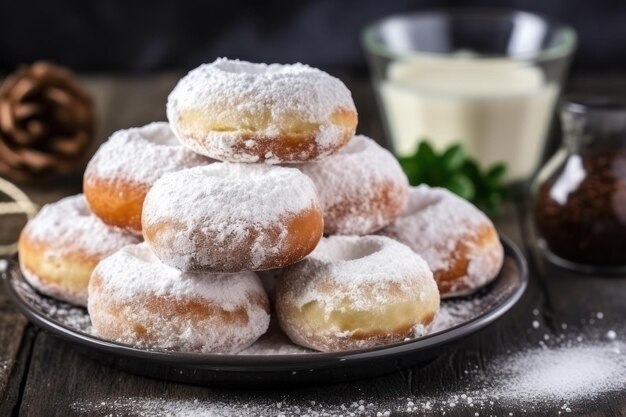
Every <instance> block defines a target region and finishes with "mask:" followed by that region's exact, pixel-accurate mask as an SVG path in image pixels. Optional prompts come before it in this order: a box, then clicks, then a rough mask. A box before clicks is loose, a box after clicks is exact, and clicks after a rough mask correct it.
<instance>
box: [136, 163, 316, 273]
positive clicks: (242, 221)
mask: <svg viewBox="0 0 626 417" xmlns="http://www.w3.org/2000/svg"><path fill="white" fill-rule="evenodd" d="M323 228H324V226H323V218H322V209H321V207H320V203H319V201H318V198H317V194H316V191H315V185H313V182H311V180H310V179H309V178H308V177H307V176H306V175H304V174H302V173H301V172H300V171H298V170H297V169H293V168H283V167H277V166H270V165H263V164H230V163H221V164H212V165H209V166H205V167H196V168H191V169H187V170H184V171H179V172H175V173H172V174H166V175H164V176H163V177H162V178H161V179H160V180H158V181H157V182H156V183H155V184H154V186H153V187H152V189H151V190H150V191H149V192H148V195H147V196H146V200H145V203H144V206H143V234H144V237H145V239H146V241H148V243H149V244H150V246H151V247H152V249H153V250H154V251H155V253H156V255H157V256H158V257H159V259H161V260H162V261H163V262H164V263H166V264H168V265H171V266H174V267H176V268H179V269H181V270H183V271H219V272H236V271H246V270H247V271H251V270H253V271H254V270H264V269H272V268H279V267H282V266H285V265H289V264H292V263H294V262H297V261H299V260H300V259H302V258H303V257H305V256H306V255H307V254H308V253H310V252H311V251H312V250H313V249H314V248H315V245H317V242H318V241H319V240H320V238H321V236H322V230H323Z"/></svg>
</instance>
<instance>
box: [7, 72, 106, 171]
mask: <svg viewBox="0 0 626 417" xmlns="http://www.w3.org/2000/svg"><path fill="white" fill-rule="evenodd" d="M93 132H94V116H93V105H92V102H91V98H90V97H89V95H88V94H87V92H86V91H85V90H84V89H83V88H82V87H81V86H80V85H79V84H78V82H77V81H76V78H75V76H74V75H73V74H72V73H71V72H70V71H69V70H67V69H64V68H61V67H58V66H55V65H52V64H49V63H45V62H37V63H35V64H33V65H32V66H30V67H22V68H20V69H18V70H17V71H16V72H14V73H13V74H11V75H9V76H8V77H7V78H6V79H5V80H4V83H3V84H2V86H0V175H4V176H7V177H10V178H12V179H16V180H33V179H35V178H37V177H39V178H41V176H42V175H49V174H61V173H67V172H70V171H71V170H72V169H74V168H77V167H78V166H79V165H80V164H81V162H83V158H84V157H85V156H86V152H87V150H88V149H89V145H90V142H91V140H92V138H93Z"/></svg>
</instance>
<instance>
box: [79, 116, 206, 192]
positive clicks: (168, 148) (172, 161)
mask: <svg viewBox="0 0 626 417" xmlns="http://www.w3.org/2000/svg"><path fill="white" fill-rule="evenodd" d="M211 162H213V161H212V160H211V159H209V158H207V157H205V156H202V155H198V154H197V153H195V152H192V151H191V150H189V149H187V148H186V147H184V146H183V145H182V144H181V143H180V142H179V141H178V139H177V138H176V136H175V135H174V133H173V132H172V130H171V129H170V126H169V124H168V123H167V122H154V123H150V124H147V125H145V126H143V127H136V128H131V129H124V130H118V131H117V132H115V133H114V134H113V135H112V136H111V137H110V138H109V140H107V141H106V142H105V143H104V144H102V146H100V148H99V149H98V151H97V152H96V153H95V155H94V156H93V158H92V159H91V161H89V164H88V165H87V169H86V170H85V176H86V178H99V179H106V180H116V179H123V180H126V181H132V182H135V183H138V184H145V185H152V184H153V183H154V182H155V181H156V180H158V179H159V178H160V177H161V176H162V175H163V174H164V173H166V172H175V171H179V170H181V169H185V168H191V167H194V166H198V165H206V164H208V163H211Z"/></svg>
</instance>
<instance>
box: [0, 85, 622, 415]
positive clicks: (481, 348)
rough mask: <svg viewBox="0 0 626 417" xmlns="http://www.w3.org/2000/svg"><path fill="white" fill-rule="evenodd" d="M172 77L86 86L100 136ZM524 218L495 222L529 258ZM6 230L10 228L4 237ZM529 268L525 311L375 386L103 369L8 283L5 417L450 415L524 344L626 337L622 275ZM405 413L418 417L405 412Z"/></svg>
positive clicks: (578, 408) (611, 399) (493, 407)
mask: <svg viewBox="0 0 626 417" xmlns="http://www.w3.org/2000/svg"><path fill="white" fill-rule="evenodd" d="M176 79H177V76H176V75H175V74H170V75H160V76H155V77H147V78H142V79H136V78H119V77H116V78H114V77H106V76H102V77H89V78H85V79H84V82H85V84H86V85H87V86H88V87H89V89H90V90H91V91H92V92H93V94H94V97H95V100H96V105H97V109H98V120H99V137H100V138H105V137H107V136H108V135H109V134H110V133H111V132H113V131H114V130H117V129H119V128H125V127H129V126H137V125H141V124H143V123H146V122H149V121H153V120H163V119H164V118H165V110H164V109H165V97H166V96H167V93H168V92H169V91H170V89H171V88H172V86H173V84H174V83H175V81H176ZM348 80H349V84H350V85H349V86H350V87H351V89H352V91H353V92H354V96H355V101H356V102H357V107H358V108H359V112H360V124H359V131H360V132H362V133H365V134H369V135H372V136H374V137H380V135H381V129H380V123H379V119H378V116H377V115H376V114H377V113H376V110H375V103H374V99H373V97H372V92H371V89H370V88H369V83H368V82H367V80H364V79H355V80H352V81H350V79H349V78H348ZM611 82H613V84H610V83H611ZM577 83H578V84H577ZM607 83H609V84H610V85H613V86H616V85H617V86H619V88H621V89H625V90H626V88H625V86H626V83H625V82H624V81H623V80H622V79H615V80H612V81H610V80H609V81H607V80H606V79H604V80H600V81H596V80H592V81H591V82H590V81H586V80H582V81H580V80H579V81H577V82H575V83H573V84H572V85H573V86H574V88H575V89H576V86H579V87H580V85H582V86H586V85H593V86H594V88H595V90H596V91H598V90H602V89H603V88H604V89H610V87H607ZM614 88H615V87H614ZM578 90H580V88H578ZM79 191H80V178H79V177H76V178H70V179H69V180H67V181H65V182H64V183H62V184H56V185H54V186H52V185H49V184H48V185H46V186H45V187H39V188H34V187H29V188H27V192H28V193H29V195H31V197H32V198H33V199H34V200H35V201H36V202H37V203H45V202H49V201H54V200H56V199H58V198H59V197H60V196H62V195H67V194H72V193H75V192H79ZM524 213H525V210H524V207H523V204H522V203H520V202H518V203H516V204H513V203H511V204H509V205H507V206H506V207H505V210H504V213H503V214H502V215H501V216H500V217H498V218H497V219H496V224H497V226H498V228H499V230H500V232H501V233H503V234H505V235H507V236H509V237H510V238H511V239H512V240H513V241H514V242H516V243H517V244H518V245H520V246H521V247H523V249H524V250H525V251H526V253H527V254H529V255H533V254H534V249H533V248H534V246H533V244H532V238H530V237H529V235H528V227H527V223H528V222H527V219H526V218H525V215H524ZM10 229H11V228H10V227H5V226H3V227H2V232H5V231H6V230H10ZM2 232H0V233H2ZM5 233H6V232H5ZM530 261H531V262H530V263H531V281H530V286H529V288H528V290H527V291H526V294H525V295H524V297H523V298H522V300H521V301H520V302H519V303H518V305H516V306H515V307H514V308H513V309H512V311H510V312H509V313H508V314H506V315H505V316H504V317H503V318H502V319H500V320H499V321H498V322H497V323H495V324H493V325H491V326H489V327H488V328H486V329H484V330H483V331H481V332H479V333H477V334H475V335H473V336H471V337H469V338H467V339H466V340H464V341H463V342H461V343H459V344H458V345H455V346H450V347H449V348H448V349H445V350H442V352H441V355H440V356H439V357H438V358H437V359H435V360H433V361H431V362H429V363H426V364H422V365H420V366H416V367H414V368H411V369H406V370H404V371H401V372H397V373H394V374H391V375H387V376H382V377H379V378H374V379H369V380H363V381H357V382H350V383H343V384H336V385H332V386H313V387H303V388H290V389H282V390H272V391H269V390H256V391H251V390H246V391H242V390H232V389H229V390H226V389H217V388H216V389H209V388H203V387H196V386H189V385H183V384H174V383H168V382H163V381H159V380H153V379H148V378H143V377H138V376H134V375H130V374H127V373H124V372H121V371H118V370H116V369H112V368H109V367H106V366H103V365H101V364H99V363H97V362H95V361H93V360H91V359H89V358H87V357H84V356H81V355H80V354H78V353H76V352H75V351H74V350H73V349H72V347H71V346H70V345H68V344H66V343H65V342H63V341H60V340H58V339H56V338H55V337H53V336H51V335H49V334H47V333H45V332H43V331H40V330H39V329H37V328H36V327H34V326H32V325H30V324H28V323H27V321H26V319H25V318H24V317H23V316H21V315H20V314H19V313H18V312H17V311H16V310H15V308H13V306H11V305H10V303H9V302H8V300H7V298H6V296H5V294H4V290H3V289H2V288H1V287H0V416H9V415H20V416H63V417H67V416H72V415H88V416H98V415H149V416H152V415H162V414H167V413H168V412H173V411H175V410H187V411H188V412H189V413H188V414H185V415H198V414H200V415H222V414H225V415H239V414H241V415H278V414H280V413H285V414H286V415H290V414H298V413H300V414H307V413H309V414H311V415H315V412H318V413H321V412H322V411H326V412H327V413H329V415H331V414H332V415H334V414H339V413H342V414H344V415H346V416H347V415H350V414H349V413H350V412H354V413H357V415H376V413H381V415H382V414H384V412H385V411H389V412H390V413H391V415H397V414H403V415H413V414H415V415H421V414H428V415H441V414H442V410H444V409H443V408H441V407H438V406H437V402H438V401H444V402H445V401H447V398H448V396H450V395H453V394H454V393H455V392H456V393H458V392H463V389H467V387H471V386H472V384H473V383H474V382H475V381H478V379H479V378H481V376H484V374H485V372H487V368H488V365H489V364H490V363H492V361H493V360H494V359H496V358H502V357H503V356H506V355H509V354H511V353H512V352H516V351H518V350H519V349H520V348H521V347H523V346H526V347H527V346H538V345H539V344H540V343H542V341H543V340H544V338H545V337H548V338H549V337H555V336H556V335H557V334H560V333H562V332H563V330H562V328H561V325H562V324H563V323H566V324H568V326H569V328H568V329H569V330H568V331H569V332H577V334H582V335H583V336H584V335H592V334H594V335H595V334H597V333H598V330H600V331H604V329H607V330H608V329H615V330H616V331H618V337H620V336H621V337H623V335H624V332H623V330H624V329H625V327H624V324H623V322H624V318H625V317H626V279H623V278H601V277H590V276H579V275H575V274H573V273H568V272H565V271H560V270H557V269H555V268H554V267H550V266H547V265H546V264H545V263H544V262H542V261H541V260H540V259H539V258H536V257H534V256H530ZM597 312H602V313H603V318H602V319H601V320H600V319H597V322H596V323H594V324H593V325H591V324H590V320H589V319H590V318H591V317H592V314H596V315H597ZM533 321H536V322H537V323H533ZM533 324H534V325H535V326H536V327H537V328H535V327H534V326H533ZM546 335H547V336H546ZM589 337H591V336H589ZM259 388H262V387H259ZM624 388H625V390H626V387H624ZM625 390H622V391H621V392H620V391H617V392H611V393H606V394H604V395H601V396H599V397H598V398H595V399H593V400H586V401H581V402H580V403H577V404H575V405H572V406H571V414H570V415H598V416H600V415H603V416H604V415H606V416H618V415H626V394H625ZM407 398H408V399H407ZM426 400H432V401H433V406H432V408H431V409H430V410H429V409H428V408H427V407H425V406H424V405H423V402H424V401H426ZM420 402H421V403H420ZM411 404H413V405H414V406H413V407H412V406H411ZM342 406H344V407H345V410H344V409H343V408H342ZM296 407H297V408H296ZM407 407H408V408H409V410H410V411H406V409H407ZM190 410H191V411H190ZM194 411H195V412H199V411H204V412H205V414H201V413H194ZM444 411H446V415H448V416H450V415H452V416H476V415H481V416H484V415H495V416H502V415H505V416H506V415H522V414H525V415H557V414H558V413H559V412H563V413H565V409H561V407H558V406H542V405H537V406H535V407H533V406H528V405H516V404H511V403H510V402H509V403H505V402H498V401H495V402H494V403H493V404H490V403H488V402H487V403H485V404H483V406H482V407H480V408H479V407H470V406H468V405H467V403H466V402H465V403H462V404H458V405H457V406H455V407H449V406H448V407H446V408H445V410H444ZM220 412H221V413H222V414H219V413H220ZM477 413H478V414H477ZM509 413H511V414H509Z"/></svg>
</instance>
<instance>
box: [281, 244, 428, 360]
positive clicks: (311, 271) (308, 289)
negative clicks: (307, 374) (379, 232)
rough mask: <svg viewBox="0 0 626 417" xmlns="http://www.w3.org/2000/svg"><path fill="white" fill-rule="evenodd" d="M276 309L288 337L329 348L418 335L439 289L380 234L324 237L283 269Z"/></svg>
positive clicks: (418, 262) (422, 266) (421, 265)
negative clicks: (308, 254)
mask: <svg viewBox="0 0 626 417" xmlns="http://www.w3.org/2000/svg"><path fill="white" fill-rule="evenodd" d="M275 308H276V313H277V316H278V320H279V322H280V325H281V327H282V329H283V330H284V331H285V332H286V333H287V335H288V336H289V337H290V338H291V340H292V341H293V342H294V343H297V344H299V345H302V346H306V347H309V348H312V349H316V350H320V351H324V352H332V351H338V350H348V349H358V348H366V347H372V346H377V345H381V344H387V343H394V342H399V341H402V340H404V339H405V338H407V337H416V336H421V335H423V334H424V333H425V332H426V331H427V330H428V328H429V327H430V325H431V323H432V321H433V319H434V317H435V315H436V313H437V311H438V310H439V292H438V291H437V284H436V283H435V281H434V279H433V275H432V272H431V271H430V269H429V268H428V265H427V264H426V262H425V261H424V260H423V259H422V258H420V257H419V255H416V254H415V253H414V252H413V251H411V249H409V248H408V247H406V246H404V245H402V244H400V243H398V242H396V241H394V240H392V239H388V238H386V237H383V236H362V237H357V236H331V237H329V238H324V239H323V240H322V241H321V242H320V244H319V245H318V247H317V248H316V249H315V251H314V252H313V253H312V254H311V255H310V256H308V257H307V258H305V259H304V260H303V261H302V262H300V263H298V264H295V265H293V266H290V267H289V268H286V269H285V271H284V273H283V276H282V277H281V278H280V279H279V281H278V285H277V287H276V305H275Z"/></svg>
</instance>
